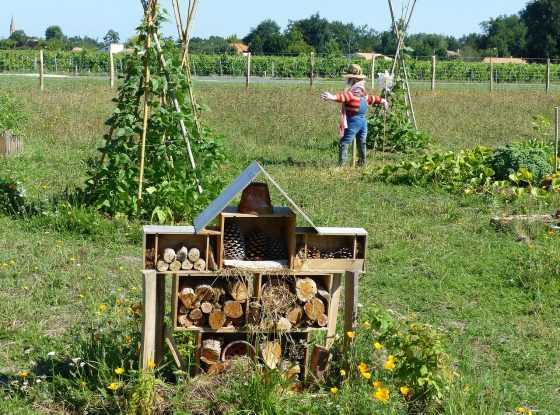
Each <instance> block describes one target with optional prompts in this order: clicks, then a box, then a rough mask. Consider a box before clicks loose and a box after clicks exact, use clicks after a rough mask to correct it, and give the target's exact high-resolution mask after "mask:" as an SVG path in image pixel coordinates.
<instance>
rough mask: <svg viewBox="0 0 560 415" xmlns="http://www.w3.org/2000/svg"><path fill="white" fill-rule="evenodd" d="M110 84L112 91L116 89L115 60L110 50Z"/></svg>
mask: <svg viewBox="0 0 560 415" xmlns="http://www.w3.org/2000/svg"><path fill="white" fill-rule="evenodd" d="M109 84H110V85H111V89H113V88H114V87H115V58H114V56H113V52H112V51H111V50H110V49H109Z"/></svg>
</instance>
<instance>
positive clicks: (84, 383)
mask: <svg viewBox="0 0 560 415" xmlns="http://www.w3.org/2000/svg"><path fill="white" fill-rule="evenodd" d="M86 386H87V383H86V382H84V381H83V380H81V381H80V387H81V388H82V389H85V387H86Z"/></svg>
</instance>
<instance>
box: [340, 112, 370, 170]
mask: <svg viewBox="0 0 560 415" xmlns="http://www.w3.org/2000/svg"><path fill="white" fill-rule="evenodd" d="M367 133H368V124H367V119H366V117H365V115H355V116H353V117H348V128H346V130H344V136H343V137H342V138H341V139H340V151H339V158H338V164H339V165H341V166H342V165H344V164H346V162H347V161H348V146H349V145H351V144H352V143H353V142H354V139H357V140H358V155H359V157H360V158H359V161H358V163H359V164H362V165H363V164H365V162H366V140H367Z"/></svg>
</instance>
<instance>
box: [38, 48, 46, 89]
mask: <svg viewBox="0 0 560 415" xmlns="http://www.w3.org/2000/svg"><path fill="white" fill-rule="evenodd" d="M44 64H45V58H44V54H43V49H41V50H40V51H39V88H41V91H44V90H45V80H44V77H45V67H44Z"/></svg>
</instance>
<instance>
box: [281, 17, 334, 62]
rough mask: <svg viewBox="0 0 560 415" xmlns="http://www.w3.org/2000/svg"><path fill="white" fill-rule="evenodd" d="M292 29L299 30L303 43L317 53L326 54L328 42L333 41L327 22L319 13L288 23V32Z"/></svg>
mask: <svg viewBox="0 0 560 415" xmlns="http://www.w3.org/2000/svg"><path fill="white" fill-rule="evenodd" d="M293 29H297V30H299V31H300V32H301V33H302V34H303V39H304V40H305V42H306V43H307V44H308V45H310V46H312V47H313V48H314V49H315V50H316V51H317V52H318V53H326V52H328V51H327V44H328V43H329V41H330V40H334V34H333V32H332V28H331V25H330V23H329V21H328V20H327V19H323V18H322V17H321V16H320V15H319V13H316V14H314V15H312V16H311V17H309V18H307V19H302V20H297V21H294V22H290V24H289V26H288V30H293ZM337 43H338V42H337ZM339 49H340V46H339Z"/></svg>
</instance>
